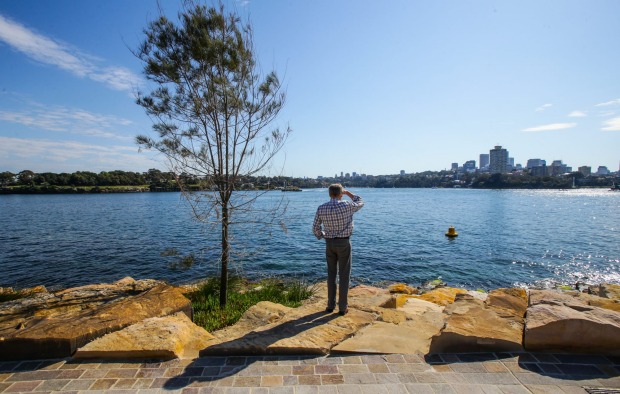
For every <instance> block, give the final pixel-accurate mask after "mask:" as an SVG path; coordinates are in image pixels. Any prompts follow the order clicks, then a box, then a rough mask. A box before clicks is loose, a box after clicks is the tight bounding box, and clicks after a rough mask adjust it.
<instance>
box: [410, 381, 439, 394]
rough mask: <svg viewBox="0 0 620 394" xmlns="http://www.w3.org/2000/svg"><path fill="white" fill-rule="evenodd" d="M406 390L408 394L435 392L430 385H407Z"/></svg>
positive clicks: (432, 393) (430, 393)
mask: <svg viewBox="0 0 620 394" xmlns="http://www.w3.org/2000/svg"><path fill="white" fill-rule="evenodd" d="M404 386H405V388H406V389H407V392H408V393H410V394H434V393H435V390H433V388H432V387H431V385H430V384H413V383H410V384H405V385H404Z"/></svg>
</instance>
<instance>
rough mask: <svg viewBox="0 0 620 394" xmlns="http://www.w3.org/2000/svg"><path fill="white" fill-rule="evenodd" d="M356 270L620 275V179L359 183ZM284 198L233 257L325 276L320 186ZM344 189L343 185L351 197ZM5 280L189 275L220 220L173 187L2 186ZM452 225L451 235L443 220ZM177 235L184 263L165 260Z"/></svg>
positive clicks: (391, 274) (206, 262)
mask: <svg viewBox="0 0 620 394" xmlns="http://www.w3.org/2000/svg"><path fill="white" fill-rule="evenodd" d="M353 192H355V193H357V194H360V195H361V196H362V197H363V199H364V201H365V202H366V206H365V207H364V208H363V209H362V210H361V211H359V212H358V213H357V214H356V216H355V231H354V236H353V238H352V242H353V273H352V277H353V283H354V284H355V283H368V284H377V285H383V284H386V283H390V282H405V283H408V284H410V285H414V286H416V285H420V284H421V283H423V282H424V281H427V280H432V279H436V278H441V279H442V280H443V281H444V282H447V283H448V284H450V285H453V286H461V287H466V288H484V289H491V288H497V287H503V286H524V285H525V286H531V285H541V284H545V283H553V282H557V283H575V282H576V281H585V282H588V283H599V282H611V283H620V231H619V230H620V193H614V192H610V191H607V190H582V189H577V190H568V191H540V190H518V191H517V190H502V191H492V190H469V189H358V190H355V189H353ZM282 198H284V199H285V201H284V202H287V203H288V209H287V212H286V214H285V217H284V219H285V220H284V222H285V225H286V227H287V231H286V232H283V231H282V230H281V229H280V228H279V227H274V228H272V229H271V230H268V229H265V228H264V227H263V226H261V225H259V224H256V223H253V224H249V225H245V226H240V227H237V230H235V229H234V228H233V236H232V240H233V244H234V247H235V251H236V252H238V253H236V254H235V255H234V260H235V261H234V262H232V263H231V270H232V271H235V272H238V273H240V274H242V275H244V276H246V277H250V278H260V277H263V276H273V275H281V276H292V275H294V276H298V277H303V278H305V279H307V280H308V281H318V280H322V279H324V278H325V263H324V244H323V242H322V241H317V240H316V239H315V238H314V236H313V235H312V232H311V227H312V221H313V218H314V212H315V211H316V207H317V206H318V205H319V204H320V203H322V202H324V201H326V199H327V191H326V189H315V190H305V191H303V192H301V193H282V192H277V191H273V192H269V193H268V194H267V195H266V196H265V197H264V198H262V199H261V200H260V201H259V204H258V206H257V208H261V207H267V206H272V205H273V204H274V203H277V202H280V200H281V199H282ZM345 198H346V197H345ZM0 223H1V227H0V286H13V287H18V288H23V287H29V286H34V285H39V284H43V285H45V286H48V287H51V288H62V287H69V286H78V285H83V284H89V283H100V282H110V281H115V280H118V279H120V278H122V277H124V276H132V277H134V278H136V279H141V278H154V279H163V280H167V281H169V282H171V283H184V282H190V281H194V280H197V279H200V278H202V277H204V276H206V275H215V274H217V272H218V267H219V264H218V262H217V255H218V248H219V247H220V245H219V238H218V236H219V231H220V230H219V228H212V227H209V226H206V225H204V224H202V223H199V222H197V221H195V220H192V219H191V214H190V209H189V207H188V204H187V203H186V202H185V200H183V198H182V197H181V195H180V194H178V193H136V194H93V195H3V196H0ZM451 225H453V226H454V227H456V230H457V232H458V233H459V236H458V237H457V238H454V239H450V238H447V237H446V236H445V235H444V234H445V232H446V231H447V230H448V227H449V226H451ZM168 248H176V249H177V250H178V251H179V252H181V253H183V254H187V253H193V254H194V255H195V256H196V260H197V263H196V264H195V265H194V266H193V267H191V268H190V269H189V270H180V269H171V268H170V262H171V261H172V260H173V259H174V258H173V257H165V256H162V255H161V252H162V251H164V250H165V249H168Z"/></svg>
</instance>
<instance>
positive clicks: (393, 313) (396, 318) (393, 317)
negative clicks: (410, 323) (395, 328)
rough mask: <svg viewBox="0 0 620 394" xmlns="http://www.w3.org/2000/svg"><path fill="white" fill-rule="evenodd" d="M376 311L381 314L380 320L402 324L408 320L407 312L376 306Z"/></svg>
mask: <svg viewBox="0 0 620 394" xmlns="http://www.w3.org/2000/svg"><path fill="white" fill-rule="evenodd" d="M376 312H377V313H378V315H379V317H378V319H377V320H378V321H382V322H386V323H392V324H400V323H404V322H406V321H407V320H408V316H407V313H405V312H403V311H399V310H395V309H392V308H376Z"/></svg>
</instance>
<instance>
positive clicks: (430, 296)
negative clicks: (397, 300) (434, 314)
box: [414, 287, 467, 306]
mask: <svg viewBox="0 0 620 394" xmlns="http://www.w3.org/2000/svg"><path fill="white" fill-rule="evenodd" d="M465 293H467V290H464V289H456V288H453V287H438V288H436V289H433V290H431V291H428V292H426V293H424V294H422V295H419V296H414V297H418V298H420V299H422V300H425V301H429V302H432V303H435V304H437V305H441V306H446V305H448V304H451V303H453V302H454V299H455V297H456V295H457V294H465Z"/></svg>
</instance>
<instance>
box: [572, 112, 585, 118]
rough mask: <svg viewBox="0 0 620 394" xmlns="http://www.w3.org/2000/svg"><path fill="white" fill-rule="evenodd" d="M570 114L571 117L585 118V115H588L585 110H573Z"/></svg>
mask: <svg viewBox="0 0 620 394" xmlns="http://www.w3.org/2000/svg"><path fill="white" fill-rule="evenodd" d="M568 116H569V117H570V118H583V117H584V116H588V114H587V113H585V112H584V111H573V112H571V113H570V114H568Z"/></svg>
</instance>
